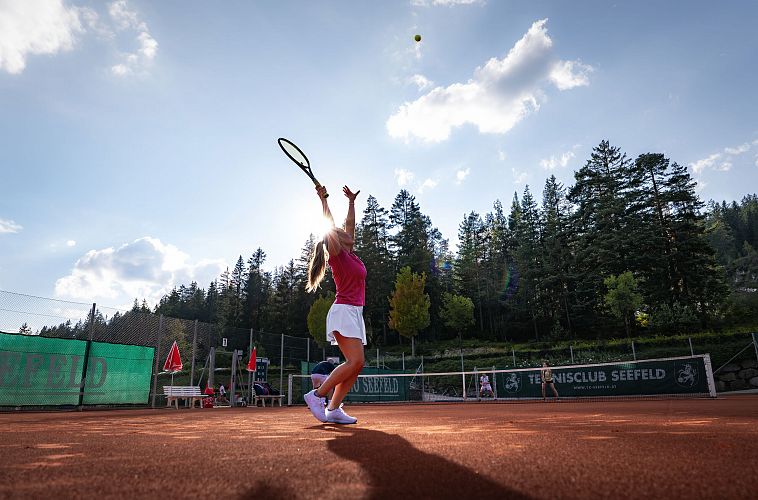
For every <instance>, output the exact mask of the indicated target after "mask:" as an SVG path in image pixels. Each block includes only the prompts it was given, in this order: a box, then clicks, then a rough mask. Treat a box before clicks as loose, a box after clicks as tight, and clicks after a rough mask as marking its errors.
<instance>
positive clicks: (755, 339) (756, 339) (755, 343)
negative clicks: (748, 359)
mask: <svg viewBox="0 0 758 500" xmlns="http://www.w3.org/2000/svg"><path fill="white" fill-rule="evenodd" d="M752 336H753V347H754V348H755V359H758V334H756V333H755V332H753V334H752Z"/></svg>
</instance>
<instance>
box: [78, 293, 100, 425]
mask: <svg viewBox="0 0 758 500" xmlns="http://www.w3.org/2000/svg"><path fill="white" fill-rule="evenodd" d="M96 311H97V304H96V303H94V302H93V303H92V310H91V311H90V316H89V334H88V335H87V344H86V346H85V348H84V360H83V362H82V381H81V382H80V383H79V408H78V409H79V411H82V410H83V409H84V389H85V387H86V385H87V366H88V365H89V350H90V346H91V345H92V337H94V333H95V314H96Z"/></svg>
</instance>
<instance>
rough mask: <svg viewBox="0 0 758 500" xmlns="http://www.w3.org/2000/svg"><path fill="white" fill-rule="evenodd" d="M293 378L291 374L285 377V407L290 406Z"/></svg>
mask: <svg viewBox="0 0 758 500" xmlns="http://www.w3.org/2000/svg"><path fill="white" fill-rule="evenodd" d="M309 344H310V342H309ZM309 363H310V361H309ZM293 377H294V376H293V375H292V374H291V373H290V374H289V376H288V377H287V406H292V379H293Z"/></svg>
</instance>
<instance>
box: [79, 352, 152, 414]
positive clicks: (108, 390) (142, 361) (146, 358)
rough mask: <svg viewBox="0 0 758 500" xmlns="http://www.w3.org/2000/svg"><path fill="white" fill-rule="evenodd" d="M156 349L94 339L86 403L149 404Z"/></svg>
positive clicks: (85, 387) (84, 401)
mask: <svg viewBox="0 0 758 500" xmlns="http://www.w3.org/2000/svg"><path fill="white" fill-rule="evenodd" d="M154 351H155V349H154V348H153V347H142V346H133V345H120V344H106V343H103V342H92V345H91V346H90V350H89V364H88V365H87V383H86V384H85V385H84V400H83V403H84V404H85V405H102V404H147V401H148V398H149V396H150V379H151V375H152V372H153V353H154Z"/></svg>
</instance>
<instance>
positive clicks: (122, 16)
mask: <svg viewBox="0 0 758 500" xmlns="http://www.w3.org/2000/svg"><path fill="white" fill-rule="evenodd" d="M108 14H109V15H110V16H111V19H113V22H114V23H115V24H116V27H117V28H118V29H120V30H127V29H135V30H141V31H144V30H146V29H147V26H146V25H145V23H143V22H141V21H140V20H139V16H138V15H137V12H136V11H133V10H131V9H130V8H129V5H128V2H127V0H116V1H115V2H111V4H110V5H109V6H108Z"/></svg>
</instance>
